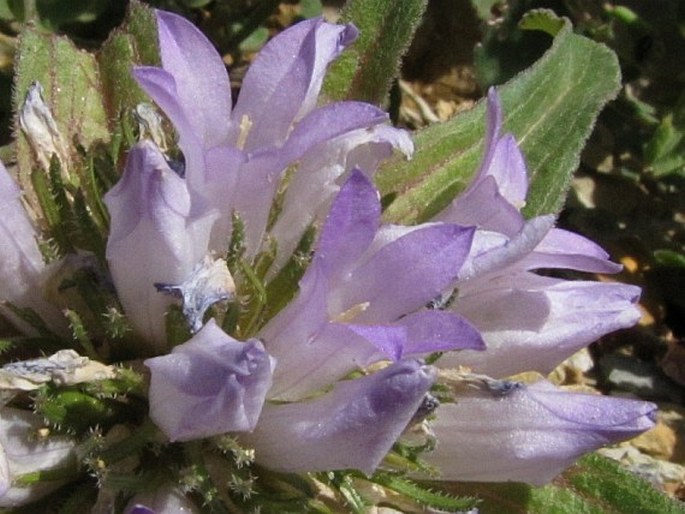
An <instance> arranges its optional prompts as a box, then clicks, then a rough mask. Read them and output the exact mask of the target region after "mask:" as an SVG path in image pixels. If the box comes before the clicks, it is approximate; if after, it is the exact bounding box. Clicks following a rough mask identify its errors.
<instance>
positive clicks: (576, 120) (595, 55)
mask: <svg viewBox="0 0 685 514" xmlns="http://www.w3.org/2000/svg"><path fill="white" fill-rule="evenodd" d="M619 76H620V73H619V67H618V61H617V59H616V55H615V54H614V53H613V52H612V51H611V50H609V49H608V48H607V47H605V46H604V45H601V44H598V43H595V42H594V41H591V40H589V39H587V38H585V37H583V36H579V35H577V34H574V33H573V30H572V27H571V24H570V22H568V21H567V20H566V21H565V22H564V27H563V28H562V29H561V30H560V31H559V33H558V34H557V36H556V38H555V39H554V42H553V44H552V47H551V48H550V49H549V50H548V51H547V52H546V53H545V55H544V56H543V57H542V58H541V59H540V60H539V61H537V62H536V63H535V65H533V66H532V67H531V68H529V69H528V70H526V71H524V72H522V73H520V74H519V75H518V76H517V77H516V78H514V79H513V80H511V81H510V82H508V83H506V84H505V85H503V86H501V87H499V88H498V91H499V93H500V96H501V98H502V104H503V111H504V131H505V132H511V133H513V134H514V136H515V137H516V139H517V141H518V143H519V145H520V147H521V149H522V151H523V154H524V156H525V159H526V162H527V165H528V172H529V180H530V188H529V193H528V200H527V205H526V207H525V208H524V211H523V212H524V214H525V215H526V216H528V217H531V216H535V215H539V214H547V213H556V212H558V211H559V209H560V208H561V207H562V205H563V203H564V199H565V196H566V192H567V190H568V187H569V184H570V179H571V176H572V174H573V172H574V171H575V170H576V168H577V166H578V162H579V156H580V151H581V149H582V147H583V145H584V143H585V141H586V139H587V137H588V136H589V134H590V131H591V129H592V127H593V125H594V123H595V120H596V118H597V115H598V113H599V111H600V109H601V108H602V107H603V106H604V104H605V103H606V102H607V101H608V100H610V99H611V98H613V97H614V96H615V95H616V92H617V91H618V89H619V87H620V81H619ZM484 131H485V103H484V102H480V103H479V104H478V105H477V106H476V107H475V108H474V109H473V110H471V111H469V112H466V113H463V114H460V115H458V116H456V117H455V118H454V119H452V120H450V121H448V122H446V123H441V124H436V125H432V126H430V127H428V128H426V129H423V130H421V131H419V132H417V133H416V136H415V138H414V142H415V144H416V148H417V151H416V154H415V155H414V158H413V159H412V160H411V161H405V160H404V159H401V158H399V157H397V158H395V159H393V160H392V161H390V162H389V163H387V164H386V165H385V166H384V167H383V168H382V169H381V170H380V171H379V173H378V174H377V175H376V181H377V184H378V186H379V188H380V190H381V193H382V194H383V195H384V196H388V195H394V196H395V198H394V201H392V202H391V203H390V205H389V206H388V207H387V209H386V210H385V213H384V219H385V220H386V221H388V222H404V223H414V222H420V221H425V220H428V219H430V218H431V217H432V216H434V215H435V214H437V213H438V212H440V211H441V210H442V209H443V208H445V207H446V206H447V205H448V204H449V202H450V201H451V200H452V199H453V198H454V197H455V196H456V195H457V194H458V193H459V192H460V191H462V190H463V189H464V188H465V187H466V186H467V184H468V183H469V182H470V180H471V178H472V177H473V174H474V173H475V171H476V169H477V167H478V163H479V161H480V159H481V157H482V152H483V139H484V137H483V136H484Z"/></svg>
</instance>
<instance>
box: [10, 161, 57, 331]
mask: <svg viewBox="0 0 685 514" xmlns="http://www.w3.org/2000/svg"><path fill="white" fill-rule="evenodd" d="M0 235H1V236H2V244H0V299H2V300H5V301H9V302H12V303H13V304H14V305H15V306H17V307H29V308H31V309H33V310H34V311H35V312H36V313H37V314H39V315H40V316H42V317H43V319H44V320H45V321H47V322H48V323H49V324H50V325H51V326H52V327H54V328H60V327H63V325H64V323H63V318H62V315H61V313H60V312H59V310H58V309H57V308H56V307H55V306H54V305H52V304H50V303H49V302H48V301H47V300H46V299H45V297H44V296H43V290H44V289H45V287H44V282H45V280H46V279H47V278H48V271H47V269H46V265H45V262H44V261H43V256H42V254H41V252H40V249H39V247H38V232H37V231H36V229H35V227H34V225H33V223H32V222H31V220H30V218H29V216H28V214H27V212H26V211H25V210H24V206H23V205H22V202H21V191H20V189H19V187H18V186H17V184H16V183H15V182H14V179H12V177H11V176H10V174H9V173H8V172H7V170H6V169H5V167H4V166H3V165H2V163H0ZM1 309H2V314H3V316H7V317H8V318H9V319H10V320H12V321H13V323H15V324H16V325H17V326H18V327H19V328H20V329H22V330H23V331H25V332H31V329H30V327H28V326H26V325H25V324H24V323H23V322H22V321H21V320H19V319H17V318H16V317H14V316H13V315H12V314H11V313H10V312H9V311H8V310H7V309H6V308H5V307H2V308H1Z"/></svg>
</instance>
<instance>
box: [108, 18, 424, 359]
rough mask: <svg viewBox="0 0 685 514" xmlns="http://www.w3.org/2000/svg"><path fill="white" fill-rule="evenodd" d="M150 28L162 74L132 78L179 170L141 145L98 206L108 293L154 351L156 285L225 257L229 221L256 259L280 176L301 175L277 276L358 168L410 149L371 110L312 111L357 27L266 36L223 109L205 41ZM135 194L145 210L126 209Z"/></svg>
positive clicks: (160, 343)
mask: <svg viewBox="0 0 685 514" xmlns="http://www.w3.org/2000/svg"><path fill="white" fill-rule="evenodd" d="M157 22H158V30H159V41H160V52H161V57H162V67H161V68H157V67H137V68H135V69H134V70H133V74H134V77H135V78H136V79H137V81H138V83H139V84H140V85H141V87H142V88H143V89H144V90H145V91H146V92H147V93H148V94H149V95H150V96H151V97H152V98H153V99H154V100H155V102H156V103H157V104H158V105H159V106H160V107H161V108H162V110H163V111H164V113H165V114H166V115H167V116H168V117H169V119H170V120H171V121H172V122H173V124H174V127H175V128H176V131H177V133H178V137H179V140H178V145H179V148H180V150H181V151H182V152H183V158H184V170H183V173H182V174H181V175H183V176H180V175H175V174H174V173H173V171H172V169H171V167H170V166H169V163H167V162H165V157H164V156H163V155H162V154H161V152H160V151H158V150H156V149H155V148H153V147H154V145H153V144H152V143H145V142H144V143H141V144H140V145H139V146H138V147H136V148H135V149H134V150H133V151H132V152H131V153H130V155H129V158H128V162H127V166H126V171H125V174H124V178H123V180H122V181H121V182H120V183H119V184H118V185H117V187H116V188H115V189H114V190H113V191H111V192H110V193H109V194H108V195H107V198H106V201H107V206H108V207H109V209H110V213H111V215H112V227H113V228H112V235H111V236H110V239H109V241H108V249H107V257H108V261H109V263H110V267H111V269H112V275H113V279H114V283H115V286H116V287H117V290H118V291H119V295H120V299H121V301H122V304H123V306H124V309H125V311H126V313H127V315H128V316H129V318H130V320H131V322H132V324H133V326H134V328H135V329H136V331H137V332H138V333H139V334H140V335H141V336H143V337H144V339H145V340H147V341H148V345H149V346H150V347H151V350H152V351H153V352H156V353H160V352H162V351H163V349H164V345H165V327H164V316H163V315H164V312H165V310H166V308H168V306H169V304H170V303H171V300H170V299H169V298H164V297H161V296H160V295H159V294H158V293H157V292H156V291H155V289H154V285H153V284H154V283H162V284H179V283H181V282H182V281H183V280H184V279H185V278H186V276H187V274H188V273H189V271H190V270H191V269H192V268H193V267H194V266H195V265H197V264H198V263H199V262H200V261H201V260H202V259H203V258H204V257H205V256H206V255H207V254H210V253H215V252H218V253H223V252H225V251H226V248H227V245H228V241H229V239H230V236H231V233H232V228H233V226H232V216H233V215H234V214H237V215H238V216H239V217H240V219H241V220H242V223H243V225H244V230H245V245H246V255H248V256H253V255H254V254H255V253H256V252H257V251H258V250H259V249H260V247H261V245H262V241H263V239H264V237H265V232H266V229H267V222H268V216H269V212H270V210H271V206H272V203H273V201H274V197H275V195H276V192H277V190H278V188H279V185H280V184H281V182H282V181H283V180H287V179H288V177H286V171H288V170H290V172H293V171H295V170H297V172H296V173H295V178H293V183H292V184H290V187H288V190H287V193H286V194H285V197H284V199H283V211H282V216H281V219H280V220H279V221H278V222H277V223H276V226H275V227H274V229H273V230H272V231H271V232H270V234H269V238H271V239H272V240H274V241H275V242H276V243H277V256H276V258H275V262H274V265H273V272H275V271H277V270H278V268H279V267H280V266H282V265H283V264H284V263H285V262H286V261H287V260H288V259H289V258H290V255H291V254H292V251H293V250H294V249H295V247H296V245H297V242H298V241H299V239H300V237H301V236H302V234H303V233H304V231H305V230H306V229H307V227H308V226H310V225H311V224H312V223H313V222H315V221H316V220H320V219H322V218H323V216H324V215H325V208H326V206H327V205H328V204H329V203H330V201H331V198H332V197H333V195H334V194H335V192H336V191H337V190H338V188H339V184H340V183H341V181H342V180H344V177H345V176H346V175H349V173H350V172H351V170H352V169H353V168H354V167H355V166H357V165H363V166H364V169H365V172H366V173H369V174H371V173H372V172H373V171H374V170H375V168H376V166H377V165H378V163H379V162H380V161H381V160H382V159H384V158H386V157H388V156H389V155H390V154H391V153H392V150H393V148H398V149H399V150H401V151H402V152H404V153H405V154H407V155H410V154H411V152H412V151H413V145H412V142H411V140H410V138H409V136H408V135H407V133H406V132H404V131H402V130H398V129H395V128H392V127H390V126H389V125H388V116H387V114H386V113H384V112H383V111H381V110H380V109H378V108H376V107H374V106H372V105H369V104H365V103H361V102H338V103H333V104H329V105H325V106H323V107H318V108H317V106H316V100H317V97H318V94H319V90H320V89H321V84H322V81H323V76H324V73H325V70H326V66H327V65H328V64H329V63H330V62H331V61H332V60H333V59H335V58H336V57H337V56H338V55H339V54H340V52H341V51H342V50H343V49H344V48H345V47H346V46H348V45H349V44H350V43H351V42H352V41H354V39H355V38H356V36H357V31H356V29H355V28H354V26H352V25H331V24H328V23H325V22H324V21H323V20H321V19H313V20H307V21H304V22H302V23H299V24H297V25H296V26H294V27H293V28H291V29H290V30H287V31H285V32H283V33H281V34H280V35H278V36H277V37H275V38H274V39H273V40H272V41H270V42H269V43H268V44H267V45H266V46H265V47H264V49H263V50H262V52H261V53H260V54H259V57H257V59H255V61H254V63H253V64H252V66H251V67H250V69H249V71H248V73H247V75H246V76H245V79H244V81H243V86H242V88H241V93H240V96H239V98H238V100H237V102H236V105H235V107H234V108H232V107H231V97H230V84H229V79H228V74H227V72H226V68H225V66H224V64H223V61H222V60H221V57H220V56H219V55H218V53H217V52H216V50H215V49H214V47H213V46H212V45H211V43H210V42H209V41H208V40H207V39H206V38H205V36H204V35H202V33H200V31H199V30H198V29H197V28H195V27H194V26H193V25H192V24H191V23H189V22H188V21H187V20H185V19H183V18H181V17H179V16H177V15H174V14H171V13H166V12H162V11H158V12H157ZM143 195H147V197H146V198H143ZM134 197H136V199H135V203H137V204H139V205H143V204H144V205H145V206H146V207H145V208H144V209H130V205H131V203H132V202H134ZM141 202H143V203H141ZM303 204H306V205H307V208H306V209H302V208H301V206H302V205H303ZM184 225H185V226H186V227H187V228H186V229H183V228H182V227H183V226H184ZM134 227H136V229H135V230H134ZM132 249H134V250H132ZM130 266H133V268H130V269H129V267H130ZM123 270H128V271H126V272H123ZM146 270H147V271H146Z"/></svg>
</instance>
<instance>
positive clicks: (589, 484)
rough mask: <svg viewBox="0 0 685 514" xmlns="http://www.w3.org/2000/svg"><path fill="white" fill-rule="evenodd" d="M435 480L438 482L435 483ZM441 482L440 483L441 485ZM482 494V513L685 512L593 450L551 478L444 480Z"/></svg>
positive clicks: (455, 488)
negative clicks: (534, 483)
mask: <svg viewBox="0 0 685 514" xmlns="http://www.w3.org/2000/svg"><path fill="white" fill-rule="evenodd" d="M434 485H435V484H434ZM437 487H440V486H439V485H437ZM442 488H444V489H446V490H448V491H449V492H453V493H457V494H469V495H473V496H476V497H479V498H481V499H482V502H481V503H479V504H478V509H479V512H480V514H501V513H503V512H506V513H507V514H550V513H554V514H581V513H582V514H623V513H626V512H639V513H640V514H683V512H685V510H683V508H682V506H681V505H680V504H679V503H677V502H676V501H674V500H671V499H670V498H668V497H667V496H666V495H664V494H662V493H660V492H659V491H657V490H656V489H654V487H652V486H651V485H650V484H649V483H648V482H646V481H644V480H642V479H640V478H638V477H637V476H636V475H633V474H632V473H630V472H628V471H625V470H624V469H622V468H621V467H620V466H619V465H618V464H617V463H615V462H614V461H611V460H609V459H607V458H605V457H601V456H600V455H596V454H591V455H587V456H585V457H584V458H582V459H581V460H580V461H579V462H578V463H577V464H576V465H574V466H572V467H571V468H569V469H568V470H567V471H566V472H565V473H563V474H562V475H561V476H560V477H558V478H557V479H555V480H554V482H553V483H552V484H549V485H547V486H545V487H531V486H528V485H526V484H516V483H503V484H484V483H478V484H475V483H473V484H449V485H447V484H443V486H442Z"/></svg>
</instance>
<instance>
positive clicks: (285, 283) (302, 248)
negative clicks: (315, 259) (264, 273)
mask: <svg viewBox="0 0 685 514" xmlns="http://www.w3.org/2000/svg"><path fill="white" fill-rule="evenodd" d="M315 237H316V230H315V229H314V227H309V228H308V229H307V230H306V231H305V233H304V234H303V235H302V237H301V238H300V241H299V243H298V245H297V248H295V251H294V252H293V255H292V257H291V258H290V259H289V260H288V262H287V263H286V264H285V266H283V268H281V269H280V270H279V272H278V273H277V274H276V276H275V277H274V278H273V279H272V280H271V281H269V283H268V284H267V285H266V294H267V297H268V298H269V303H268V305H267V306H266V310H265V312H264V320H265V321H268V320H270V319H271V318H273V317H274V316H275V315H276V314H278V313H279V312H280V311H281V309H283V307H285V306H286V305H287V304H288V302H289V301H290V300H291V299H292V298H293V297H294V296H295V294H297V291H298V283H299V281H300V279H301V278H302V275H304V272H305V270H306V269H307V266H308V265H309V263H310V261H311V250H312V247H313V245H314V239H315Z"/></svg>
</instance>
